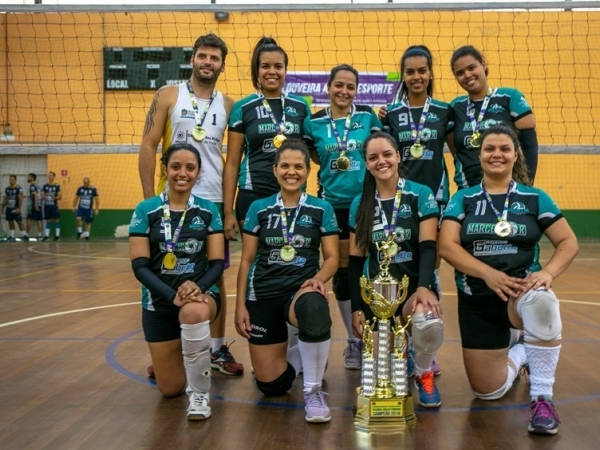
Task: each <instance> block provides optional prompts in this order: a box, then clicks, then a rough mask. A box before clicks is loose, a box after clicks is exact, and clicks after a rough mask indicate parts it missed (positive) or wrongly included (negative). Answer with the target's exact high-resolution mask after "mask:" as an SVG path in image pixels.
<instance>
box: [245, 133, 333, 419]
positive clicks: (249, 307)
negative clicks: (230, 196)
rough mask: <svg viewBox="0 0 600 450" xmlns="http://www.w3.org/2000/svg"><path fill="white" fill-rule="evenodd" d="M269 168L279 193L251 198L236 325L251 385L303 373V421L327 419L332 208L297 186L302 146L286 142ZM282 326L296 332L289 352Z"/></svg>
mask: <svg viewBox="0 0 600 450" xmlns="http://www.w3.org/2000/svg"><path fill="white" fill-rule="evenodd" d="M273 171H274V173H275V177H276V178H277V182H278V183H279V185H280V191H279V193H277V194H275V195H272V196H270V197H267V198H264V199H260V200H256V201H255V202H254V203H252V205H251V206H250V209H249V210H248V214H247V215H246V221H245V223H244V239H243V240H242V257H241V261H240V269H239V272H238V278H237V306H236V313H235V326H236V329H237V332H238V333H239V334H240V335H241V336H243V337H245V338H247V339H248V340H249V346H250V358H251V360H252V366H253V368H254V375H255V377H256V385H257V386H258V389H260V391H261V392H262V393H263V394H265V395H267V396H275V395H282V394H284V393H285V392H286V391H288V390H289V389H290V388H291V387H292V383H293V381H294V379H295V378H296V375H297V374H298V372H299V371H300V370H302V371H303V378H304V401H305V403H306V407H305V410H306V420H307V421H308V422H328V421H330V420H331V413H330V410H329V407H328V406H327V403H326V402H325V397H324V395H325V393H324V392H323V390H322V380H323V374H324V372H325V367H326V365H327V355H328V353H329V344H330V341H331V317H330V315H329V304H328V297H327V288H326V287H325V283H326V282H327V281H328V280H329V279H330V278H331V277H332V276H333V275H334V274H335V272H336V270H337V268H338V259H339V258H338V239H339V238H338V235H339V228H338V225H337V222H336V220H335V215H334V212H333V208H332V207H331V205H330V204H329V203H327V202H326V201H324V200H321V199H318V198H316V197H313V196H310V195H307V194H306V193H304V192H303V191H302V186H303V185H304V184H305V182H306V180H307V178H308V174H309V172H310V156H309V153H308V150H307V148H306V146H305V145H304V143H302V142H301V141H293V140H291V139H288V140H286V141H285V143H284V144H283V145H282V146H281V147H280V148H279V149H278V150H277V153H276V155H275V164H274V166H273ZM319 248H320V249H321V251H322V253H323V264H322V265H321V267H319V259H320V258H319V256H320V255H319ZM287 323H290V324H291V325H293V326H295V327H297V328H298V332H299V342H298V344H297V345H296V346H292V347H290V349H289V350H288V348H287V339H288V329H287Z"/></svg>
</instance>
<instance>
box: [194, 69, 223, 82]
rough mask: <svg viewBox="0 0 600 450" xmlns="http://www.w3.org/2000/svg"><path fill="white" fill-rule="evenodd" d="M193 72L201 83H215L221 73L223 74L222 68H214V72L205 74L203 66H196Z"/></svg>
mask: <svg viewBox="0 0 600 450" xmlns="http://www.w3.org/2000/svg"><path fill="white" fill-rule="evenodd" d="M192 74H193V76H194V78H195V79H196V81H198V82H199V83H201V84H209V85H210V84H215V83H216V82H217V79H218V78H219V75H220V74H221V70H220V69H214V70H213V72H212V73H210V74H205V73H203V72H202V68H201V67H194V69H193V72H192Z"/></svg>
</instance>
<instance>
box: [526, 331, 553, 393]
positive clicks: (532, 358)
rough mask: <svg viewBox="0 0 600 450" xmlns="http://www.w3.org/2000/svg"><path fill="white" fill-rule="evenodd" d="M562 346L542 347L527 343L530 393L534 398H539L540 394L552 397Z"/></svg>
mask: <svg viewBox="0 0 600 450" xmlns="http://www.w3.org/2000/svg"><path fill="white" fill-rule="evenodd" d="M560 347H561V346H560V345H558V346H556V347H542V346H537V345H534V344H530V343H525V352H526V353H527V361H528V362H529V382H530V383H531V386H530V387H529V394H530V395H531V399H532V400H537V399H538V397H539V396H540V395H544V396H548V397H550V398H552V393H553V387H554V374H555V373H556V366H557V365H558V357H559V355H560Z"/></svg>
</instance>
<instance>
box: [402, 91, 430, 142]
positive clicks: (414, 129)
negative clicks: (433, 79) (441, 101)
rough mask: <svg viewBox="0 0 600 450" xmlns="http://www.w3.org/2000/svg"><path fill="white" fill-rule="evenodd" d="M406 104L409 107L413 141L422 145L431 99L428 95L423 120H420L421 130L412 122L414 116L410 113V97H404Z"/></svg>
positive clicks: (422, 114)
mask: <svg viewBox="0 0 600 450" xmlns="http://www.w3.org/2000/svg"><path fill="white" fill-rule="evenodd" d="M404 102H405V103H406V106H407V107H408V113H409V114H408V116H409V117H410V119H411V120H409V123H410V132H411V134H412V140H413V142H414V143H415V144H417V143H421V134H423V127H424V126H425V121H426V120H427V113H428V112H429V105H431V97H430V96H429V95H428V96H427V100H425V104H424V105H423V112H422V113H421V118H420V119H419V128H417V125H416V124H415V122H414V121H413V120H412V114H411V112H410V103H409V102H408V96H406V97H404Z"/></svg>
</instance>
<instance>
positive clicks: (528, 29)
mask: <svg viewBox="0 0 600 450" xmlns="http://www.w3.org/2000/svg"><path fill="white" fill-rule="evenodd" d="M507 5H508V6H510V8H511V9H502V10H498V9H493V10H492V9H486V6H485V4H464V5H460V4H452V5H450V4H439V5H433V4H432V5H406V4H404V5H402V4H383V5H348V4H346V5H330V6H323V5H321V6H318V5H304V6H303V7H302V8H301V9H300V8H294V7H286V8H284V7H275V6H273V7H268V6H264V5H263V6H261V7H256V6H254V7H251V6H227V11H224V10H223V8H224V6H223V5H221V6H218V7H211V6H198V7H196V8H195V9H194V7H187V8H185V7H177V6H172V7H171V8H170V10H167V8H166V7H156V8H154V9H146V10H144V9H141V8H140V7H134V8H133V9H132V8H128V9H127V8H125V7H111V8H110V9H109V8H108V7H104V9H89V8H88V9H86V8H82V7H71V8H66V7H28V8H23V7H20V8H19V7H10V6H6V7H2V6H0V10H4V13H3V14H0V34H1V36H2V38H1V39H0V42H2V41H4V45H3V46H1V45H0V121H1V122H2V125H3V133H2V136H1V140H0V157H3V158H4V159H3V161H5V162H6V161H7V158H8V156H15V155H42V154H43V155H47V158H48V159H47V163H48V169H49V170H52V169H53V168H54V169H56V170H55V171H57V172H58V175H59V177H60V174H61V173H65V172H64V171H63V170H66V173H67V175H66V176H68V177H71V176H74V177H75V178H76V179H78V180H79V179H80V178H82V177H83V176H91V177H92V178H94V179H95V180H96V185H100V184H106V185H107V186H108V184H109V183H113V184H114V183H117V184H119V186H118V187H117V188H116V194H117V195H116V198H115V199H113V200H109V199H108V198H107V199H106V201H107V202H109V205H111V206H112V207H113V208H116V209H119V208H121V209H130V208H132V207H133V206H134V205H135V204H136V202H137V201H138V200H139V198H140V196H141V195H140V192H141V191H140V190H139V181H138V177H137V160H136V156H135V154H136V153H137V151H138V148H139V147H138V146H139V143H140V141H141V137H142V131H143V128H144V119H145V115H146V112H147V110H148V108H149V105H150V103H151V101H152V98H153V96H154V93H155V91H156V89H158V88H159V87H160V86H162V85H164V84H173V83H177V82H179V81H181V80H184V79H186V78H189V75H190V73H191V69H190V66H189V57H190V54H191V47H192V45H193V43H194V41H195V40H196V38H197V37H198V36H200V35H202V34H206V33H208V32H213V33H216V34H217V35H219V36H220V37H221V38H223V39H224V40H225V42H226V43H227V45H228V47H229V49H230V53H229V55H228V57H227V60H226V65H225V66H226V67H225V72H224V73H223V74H222V75H221V77H220V79H219V82H218V88H219V89H220V90H221V91H222V92H224V93H227V94H228V95H230V96H231V97H233V98H234V99H239V98H242V97H244V96H246V95H248V94H250V93H251V92H252V91H253V88H252V84H251V81H250V56H251V52H252V48H253V47H254V44H255V43H256V41H257V40H258V39H259V38H260V37H261V36H263V35H266V36H272V37H274V38H275V39H277V41H278V43H279V44H280V45H281V46H282V47H283V48H284V49H285V50H286V51H287V52H288V55H289V58H290V62H289V68H288V70H289V72H290V73H289V75H288V86H287V87H288V90H289V91H292V92H295V93H298V94H300V95H304V96H306V97H307V98H308V99H309V100H310V101H311V102H312V104H313V107H314V108H315V109H318V108H319V107H320V106H319V105H321V104H322V101H324V100H323V96H324V95H325V96H326V93H325V92H324V83H325V81H326V75H327V74H328V73H329V71H330V70H331V68H332V67H334V66H336V65H338V64H341V63H348V64H352V65H353V66H354V67H355V68H356V69H357V70H358V71H359V72H360V73H361V85H360V87H359V100H360V101H361V102H363V103H368V104H371V105H372V106H374V107H376V108H377V107H379V106H380V105H381V104H385V103H387V102H390V101H391V100H392V98H393V94H394V92H395V86H396V84H397V82H398V70H399V68H398V64H399V58H400V56H401V55H402V53H403V52H404V50H405V49H406V48H407V47H408V46H410V45H414V44H425V45H427V46H428V47H429V48H430V49H431V51H432V56H433V63H434V83H435V85H434V87H435V92H434V97H436V98H438V99H440V100H443V101H446V102H449V101H450V100H452V99H453V98H454V97H456V96H457V95H460V94H462V93H463V92H462V91H461V89H460V87H459V86H458V84H457V83H456V81H455V80H454V77H453V75H452V71H451V69H450V57H451V55H452V53H453V51H454V50H455V49H456V48H458V47H460V46H463V45H466V44H470V45H473V46H475V47H476V48H478V49H480V50H482V52H483V54H484V56H485V58H486V61H487V65H488V68H489V77H488V78H489V83H490V85H491V86H510V87H515V88H517V89H518V90H520V91H521V92H522V93H523V94H524V95H525V97H526V98H527V100H528V101H529V103H530V104H531V106H532V108H533V111H534V113H535V115H536V118H537V133H538V140H539V143H540V152H541V156H540V163H539V168H538V177H537V179H536V185H538V186H540V187H542V188H543V189H545V190H546V191H548V192H549V193H550V195H552V196H553V197H554V198H555V199H556V200H557V202H558V204H559V206H561V208H563V209H568V210H585V211H596V212H598V211H600V193H599V192H598V189H597V186H598V182H597V178H596V177H597V173H599V172H600V153H599V149H600V129H599V126H598V125H597V120H596V118H597V117H600V59H599V58H598V55H600V9H595V7H597V6H599V5H598V2H593V1H589V2H585V1H582V2H570V1H567V2H547V3H510V4H507ZM494 7H495V8H497V4H496V5H494ZM574 7H576V8H574ZM9 8H10V9H9ZM148 8H150V7H148ZM475 8H477V9H475ZM217 13H219V14H217ZM2 47H3V48H2ZM306 74H310V80H312V81H307V80H306V77H305V76H306ZM303 77H304V78H303ZM314 80H320V81H317V82H315V81H314ZM325 98H326V97H325ZM449 161H450V160H449ZM3 166H6V165H5V164H3ZM450 166H451V164H450ZM65 168H66V169H65ZM0 172H2V173H1V174H0V175H4V170H3V169H2V168H0ZM90 174H91V175H90ZM63 181H64V180H63ZM123 183H125V184H124V185H120V184H123ZM21 184H24V181H23V182H22V183H21ZM2 186H4V183H3V184H2ZM104 197H105V198H106V196H104ZM105 204H106V203H105ZM594 217H596V218H597V217H598V216H594ZM586 220H587V219H586ZM595 225H597V226H598V228H600V224H598V223H596V224H595ZM590 226H594V224H593V223H592V224H591V225H590Z"/></svg>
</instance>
